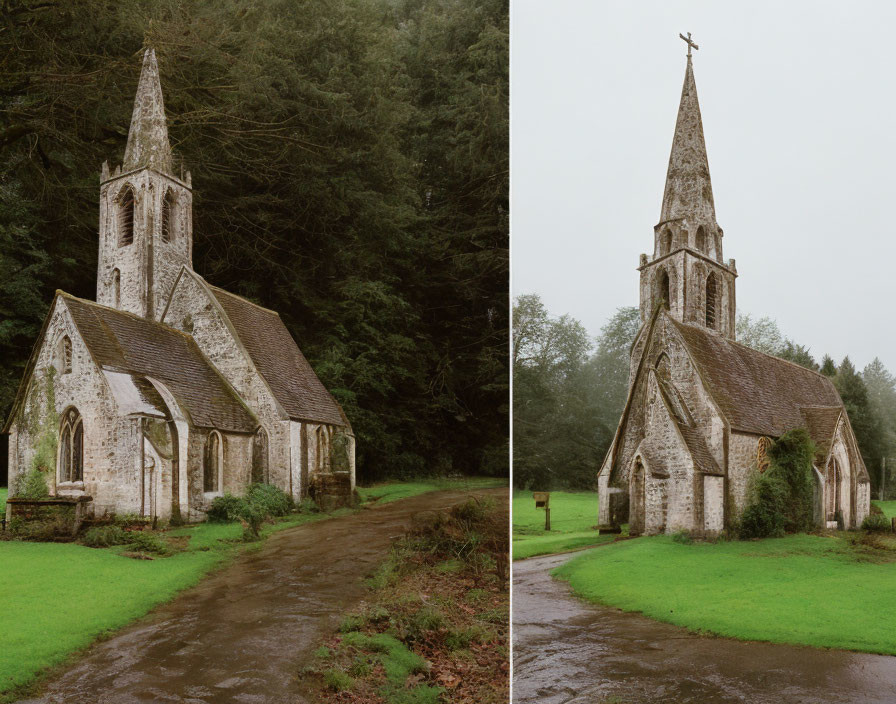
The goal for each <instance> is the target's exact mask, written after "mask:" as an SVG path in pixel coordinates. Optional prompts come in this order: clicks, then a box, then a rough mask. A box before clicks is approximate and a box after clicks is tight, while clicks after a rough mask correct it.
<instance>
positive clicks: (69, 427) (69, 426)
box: [59, 408, 84, 483]
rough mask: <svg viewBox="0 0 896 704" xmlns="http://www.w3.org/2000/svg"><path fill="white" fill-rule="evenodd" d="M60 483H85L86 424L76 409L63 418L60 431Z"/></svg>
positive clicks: (67, 412) (70, 410) (72, 409)
mask: <svg viewBox="0 0 896 704" xmlns="http://www.w3.org/2000/svg"><path fill="white" fill-rule="evenodd" d="M59 481H60V483H62V482H80V481H84V423H82V422H81V414H80V413H78V411H77V410H76V409H74V408H70V409H69V410H68V411H66V412H65V414H64V415H63V416H62V425H61V426H60V429H59Z"/></svg>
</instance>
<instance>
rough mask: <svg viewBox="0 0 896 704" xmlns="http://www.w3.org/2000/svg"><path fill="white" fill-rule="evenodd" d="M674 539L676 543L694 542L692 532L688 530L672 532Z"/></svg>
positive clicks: (688, 543) (687, 543)
mask: <svg viewBox="0 0 896 704" xmlns="http://www.w3.org/2000/svg"><path fill="white" fill-rule="evenodd" d="M672 541H673V542H675V543H681V544H682V545H691V544H692V543H693V542H694V539H693V538H692V537H691V534H690V533H688V531H686V530H680V531H678V532H676V533H673V534H672Z"/></svg>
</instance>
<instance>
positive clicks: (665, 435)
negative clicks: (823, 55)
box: [598, 37, 870, 536]
mask: <svg viewBox="0 0 896 704" xmlns="http://www.w3.org/2000/svg"><path fill="white" fill-rule="evenodd" d="M682 38H684V37H682ZM723 234H724V233H723V232H722V228H721V227H719V225H718V223H717V222H716V212H715V205H714V203H713V195H712V185H711V183H710V177H709V162H708V160H707V156H706V145H705V142H704V138H703V123H702V120H701V117H700V106H699V104H698V102H697V87H696V84H695V82H694V69H693V65H692V59H691V54H690V48H689V50H688V59H687V67H686V70H685V78H684V86H683V88H682V92H681V103H680V106H679V109H678V120H677V122H676V125H675V135H674V138H673V142H672V153H671V156H670V158H669V170H668V173H667V176H666V187H665V192H664V194H663V203H662V211H661V214H660V221H659V223H658V224H657V225H656V226H655V227H654V244H653V255H652V256H648V255H646V254H642V255H641V257H640V265H639V267H638V271H639V272H640V299H641V300H640V309H641V321H642V325H641V328H640V331H639V332H638V334H637V336H636V338H635V341H634V343H633V345H632V350H631V371H630V376H629V392H628V398H627V400H626V404H625V408H624V410H623V412H622V418H621V419H620V421H619V427H618V429H617V430H616V435H615V437H614V440H613V444H612V445H611V447H610V451H609V452H608V454H607V457H606V458H605V460H604V462H603V465H602V466H601V469H600V472H599V474H598V487H599V495H600V516H601V523H603V524H607V525H611V524H612V525H618V524H619V523H622V522H625V521H626V520H627V521H628V523H629V529H630V531H631V534H633V535H638V534H657V533H673V532H677V531H689V532H691V533H692V534H695V535H705V536H712V535H717V534H718V533H719V532H720V531H722V530H723V529H724V528H725V527H726V526H727V525H729V522H730V521H732V520H736V518H737V517H738V515H739V514H740V513H741V512H742V511H743V509H744V507H745V504H746V502H747V500H748V488H749V485H750V479H751V477H752V476H754V474H755V473H757V472H763V471H765V469H766V468H767V467H768V461H767V459H766V450H767V448H768V447H769V445H770V444H771V441H772V440H773V439H775V438H776V437H778V436H780V435H782V434H783V433H785V432H787V431H789V430H792V429H795V428H805V429H806V430H808V432H809V434H810V436H811V437H812V439H813V441H814V442H815V444H816V446H817V454H816V457H815V465H814V476H815V504H816V505H815V519H816V523H817V524H818V525H819V526H828V527H836V525H837V521H838V520H839V521H840V523H841V525H842V526H844V527H846V528H854V527H857V526H859V525H861V523H862V520H863V519H864V518H865V516H866V515H867V514H868V511H869V508H870V486H869V480H868V473H867V471H866V469H865V465H864V463H863V461H862V456H861V455H860V453H859V449H858V446H857V444H856V439H855V436H854V434H853V431H852V428H851V426H850V423H849V419H848V418H847V415H846V410H845V409H844V407H843V402H842V401H841V399H840V396H839V394H838V393H837V391H836V389H835V388H834V385H833V384H832V383H831V380H830V379H828V378H827V377H825V376H823V375H821V374H818V373H816V372H813V371H810V370H809V369H805V368H803V367H801V366H799V365H797V364H794V363H791V362H788V361H785V360H782V359H778V358H777V357H772V356H769V355H767V354H763V353H762V352H757V351H756V350H754V349H751V348H749V347H746V346H744V345H741V344H738V343H737V342H736V341H735V280H736V278H737V270H736V268H735V264H734V260H733V259H728V260H727V261H726V260H725V259H724V258H723V256H722V239H723ZM626 514H627V516H626Z"/></svg>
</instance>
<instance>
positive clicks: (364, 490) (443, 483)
mask: <svg viewBox="0 0 896 704" xmlns="http://www.w3.org/2000/svg"><path fill="white" fill-rule="evenodd" d="M507 482H508V480H507V479H501V478H493V477H459V478H457V479H423V480H420V481H413V482H386V483H384V484H374V485H373V486H368V487H360V486H359V487H358V493H359V494H361V498H362V499H363V500H364V501H365V502H366V503H372V502H374V501H375V502H376V503H379V504H387V503H390V502H392V501H398V499H407V498H410V497H412V496H418V495H420V494H426V493H427V492H430V491H441V490H443V489H456V490H462V489H468V490H471V491H472V490H474V489H499V488H501V487H504V486H507Z"/></svg>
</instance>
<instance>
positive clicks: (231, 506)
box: [206, 492, 244, 523]
mask: <svg viewBox="0 0 896 704" xmlns="http://www.w3.org/2000/svg"><path fill="white" fill-rule="evenodd" d="M243 502H244V499H242V498H241V497H239V496H234V495H233V494H231V493H229V492H228V493H226V494H224V496H216V497H215V498H214V500H213V501H212V505H211V508H209V510H208V513H207V514H206V515H207V517H208V521H209V523H233V522H234V521H238V520H239V518H240V517H239V513H240V511H241V508H242V505H243Z"/></svg>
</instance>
